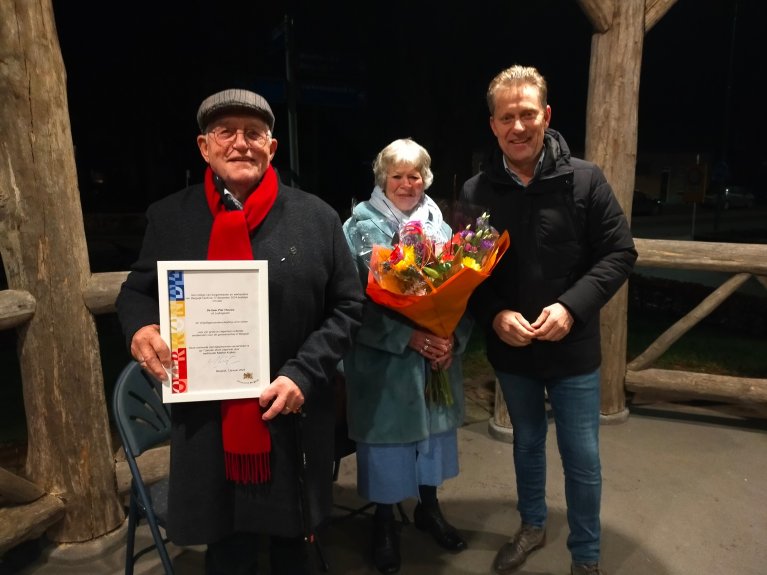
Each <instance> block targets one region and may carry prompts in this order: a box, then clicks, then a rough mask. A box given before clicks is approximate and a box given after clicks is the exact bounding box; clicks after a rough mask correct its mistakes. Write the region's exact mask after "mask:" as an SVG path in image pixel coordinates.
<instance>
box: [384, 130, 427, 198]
mask: <svg viewBox="0 0 767 575" xmlns="http://www.w3.org/2000/svg"><path fill="white" fill-rule="evenodd" d="M397 164H409V165H411V166H413V167H414V168H415V169H416V170H418V171H419V172H420V174H421V177H422V178H423V183H424V188H423V189H424V190H427V189H428V188H429V186H431V183H432V182H433V181H434V174H433V173H432V171H431V156H430V155H429V152H427V151H426V148H424V147H423V146H422V145H420V144H419V143H417V142H416V141H415V140H413V139H412V138H401V139H399V140H394V141H393V142H392V143H391V144H389V145H388V146H386V147H385V148H384V149H383V150H381V151H380V152H378V155H377V156H376V159H375V160H374V161H373V176H374V177H375V183H376V185H377V186H378V187H380V188H381V189H382V190H383V189H386V175H387V173H388V172H389V168H391V167H392V166H396V165H397Z"/></svg>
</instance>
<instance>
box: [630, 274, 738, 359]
mask: <svg viewBox="0 0 767 575" xmlns="http://www.w3.org/2000/svg"><path fill="white" fill-rule="evenodd" d="M750 277H751V274H745V273H743V274H737V275H734V276H732V277H731V278H730V279H728V280H727V281H726V282H724V284H722V285H721V286H719V287H718V288H717V289H716V290H714V292H713V293H711V295H709V296H708V297H707V298H706V299H704V300H703V301H702V302H700V303H699V304H698V305H697V306H695V308H693V309H692V310H691V311H690V312H689V313H687V314H686V315H685V316H684V317H683V318H682V319H680V320H679V321H678V322H676V323H675V324H674V325H672V326H671V327H670V328H668V329H667V330H666V331H665V332H663V334H661V336H660V337H658V339H656V340H655V341H654V342H653V343H652V344H651V345H650V347H648V348H647V349H646V350H645V351H644V352H643V353H642V354H640V355H639V356H638V357H636V358H635V359H634V360H633V361H632V362H631V363H629V364H628V366H627V367H628V369H634V370H641V369H645V368H646V367H649V366H650V365H652V363H653V362H654V361H655V360H656V359H658V358H659V357H660V356H661V355H663V354H664V353H665V352H666V351H667V350H668V348H670V347H671V346H672V345H673V344H674V342H676V341H677V340H678V339H679V338H680V337H682V336H683V335H684V334H686V333H687V332H688V331H690V330H691V329H692V328H693V327H695V326H696V325H698V323H700V321H701V320H702V319H703V318H705V317H706V316H708V315H709V314H710V313H711V312H712V311H714V310H715V309H716V308H717V307H719V304H721V303H722V302H723V301H724V300H726V299H727V298H728V297H730V296H731V295H732V294H733V293H734V292H735V291H737V289H738V288H739V287H740V286H742V285H743V284H744V283H746V282H747V281H748V279H749V278H750Z"/></svg>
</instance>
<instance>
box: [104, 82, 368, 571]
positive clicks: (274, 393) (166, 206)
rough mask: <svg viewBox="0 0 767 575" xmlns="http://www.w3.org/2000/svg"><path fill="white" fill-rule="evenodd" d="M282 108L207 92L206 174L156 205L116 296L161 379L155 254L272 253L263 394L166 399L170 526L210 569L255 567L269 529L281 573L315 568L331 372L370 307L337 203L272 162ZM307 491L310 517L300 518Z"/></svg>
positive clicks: (326, 509) (164, 360)
mask: <svg viewBox="0 0 767 575" xmlns="http://www.w3.org/2000/svg"><path fill="white" fill-rule="evenodd" d="M274 121H275V119H274V114H273V113H272V109H271V107H270V106H269V103H268V102H267V101H266V100H265V99H264V98H263V97H262V96H260V95H259V94H256V93H254V92H251V91H248V90H242V89H230V90H225V91H223V92H218V93H216V94H213V95H212V96H210V97H208V98H206V99H205V100H204V101H203V102H202V104H201V105H200V107H199V110H198V112H197V122H198V124H199V127H200V131H201V133H200V135H199V136H197V145H198V147H199V149H200V154H201V155H202V157H203V159H204V160H205V162H206V163H207V164H208V167H207V169H206V172H205V178H204V182H203V183H201V184H197V185H193V186H191V187H188V188H186V189H184V190H181V191H179V192H177V193H175V194H171V195H169V196H167V197H166V198H164V199H162V200H159V201H158V202H156V203H154V204H152V205H151V206H150V207H149V209H148V210H147V214H146V215H147V228H146V234H145V236H144V242H143V245H142V248H141V252H140V255H139V258H138V260H137V261H136V262H135V264H133V266H132V268H131V271H130V274H129V275H128V278H127V280H126V281H125V283H124V284H123V286H122V289H121V291H120V294H119V296H118V299H117V311H118V316H119V319H120V322H121V325H122V327H123V331H124V333H125V336H126V339H127V342H128V344H129V346H130V352H131V355H132V356H133V357H134V358H135V359H136V361H138V362H140V364H141V365H142V367H143V368H144V369H145V370H147V371H148V372H149V373H151V374H152V375H154V376H155V377H156V378H158V379H159V380H166V379H167V375H166V374H167V371H166V370H168V369H170V368H171V364H172V362H171V352H170V350H169V348H168V345H167V342H166V341H164V340H163V339H162V338H161V336H160V331H159V325H158V324H159V305H158V291H157V262H158V261H164V260H205V259H208V260H212V259H221V260H225V259H230V260H231V259H235V260H236V259H257V260H265V261H267V262H268V263H267V266H268V280H269V282H268V285H269V365H270V370H271V374H270V378H271V383H270V385H269V386H268V387H267V388H266V390H265V391H263V392H262V394H261V396H260V398H254V399H245V400H225V401H199V402H183V403H176V404H174V405H173V409H172V410H171V416H172V421H173V432H172V436H171V464H170V491H169V501H168V505H169V509H168V511H169V518H168V535H169V537H170V539H171V540H172V541H173V542H174V543H176V544H179V545H198V544H207V545H208V548H207V552H206V558H205V563H206V573H207V574H209V575H219V574H220V575H223V574H234V573H255V572H256V567H257V559H258V557H257V549H258V548H259V547H260V545H259V544H258V541H257V538H258V537H260V536H268V538H269V542H270V544H269V550H270V563H271V572H272V573H290V574H296V573H297V574H300V573H308V572H309V569H308V565H307V553H306V549H305V545H304V537H303V535H304V533H305V529H307V528H311V527H313V526H314V525H316V524H317V523H319V522H320V521H321V520H322V519H323V518H324V517H326V516H327V515H328V514H329V513H330V508H331V502H332V493H331V488H332V463H333V447H332V446H333V428H334V405H335V404H334V398H333V386H332V384H331V382H332V381H333V379H332V375H333V373H334V369H335V366H336V364H337V363H338V361H339V359H340V358H341V357H342V355H343V354H344V352H345V351H346V350H347V348H348V347H349V346H350V344H351V340H352V337H353V335H354V333H355V331H356V329H357V327H358V325H359V322H360V319H361V313H362V301H363V299H364V296H363V293H362V290H361V286H360V282H359V279H358V277H357V271H356V268H355V265H354V262H353V260H352V258H351V254H350V253H349V249H348V248H347V246H346V241H345V239H344V236H343V232H342V230H341V222H340V219H339V216H338V214H337V213H336V212H335V211H334V210H333V209H332V208H331V207H330V206H329V205H328V204H326V203H325V202H323V201H322V200H320V199H319V198H318V197H317V196H314V195H312V194H309V193H306V192H303V191H300V190H297V189H295V188H292V187H289V186H286V185H284V184H283V183H282V182H281V181H280V179H279V176H278V175H277V172H276V171H275V169H274V168H273V167H272V165H271V162H272V159H273V158H274V154H275V152H276V150H277V140H276V139H275V138H274V136H273V134H272V131H273V129H274ZM299 411H301V418H302V422H301V425H302V428H303V434H302V435H303V437H304V440H305V441H304V446H303V448H304V450H305V456H306V477H305V481H304V483H305V484H306V487H307V491H308V493H305V494H302V493H300V492H299V472H300V469H299V466H298V461H299V457H298V454H299V449H300V446H299V445H297V433H296V425H297V424H298V422H297V417H298V416H297V415H296V413H297V412H299ZM302 495H307V496H308V497H306V499H307V500H308V505H309V510H310V511H311V513H310V514H309V516H310V517H311V518H312V521H313V525H308V526H307V525H305V515H304V514H302V512H301V511H302V506H301V503H300V502H301V501H302ZM304 511H306V510H305V509H304Z"/></svg>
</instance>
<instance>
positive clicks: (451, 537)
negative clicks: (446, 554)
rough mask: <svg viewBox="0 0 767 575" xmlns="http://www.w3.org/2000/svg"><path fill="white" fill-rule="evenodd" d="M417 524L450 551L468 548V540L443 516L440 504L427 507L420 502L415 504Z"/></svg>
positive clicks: (414, 515) (414, 516)
mask: <svg viewBox="0 0 767 575" xmlns="http://www.w3.org/2000/svg"><path fill="white" fill-rule="evenodd" d="M413 518H414V521H415V526H416V527H417V528H418V529H420V530H421V531H426V532H427V533H429V534H430V535H431V536H432V537H434V540H435V541H436V542H437V543H438V544H439V545H440V546H441V547H444V548H445V549H447V550H448V551H463V550H464V549H466V540H465V539H464V538H463V537H461V534H460V533H458V530H457V529H456V528H455V527H453V526H452V525H450V523H448V522H447V519H445V518H444V517H443V516H442V511H440V509H439V505H434V506H432V507H426V506H425V505H421V504H420V503H419V504H418V505H416V506H415V511H414V512H413Z"/></svg>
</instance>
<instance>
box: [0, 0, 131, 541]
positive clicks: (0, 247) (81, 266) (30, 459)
mask: <svg viewBox="0 0 767 575" xmlns="http://www.w3.org/2000/svg"><path fill="white" fill-rule="evenodd" d="M0 61H2V63H3V65H2V66H0V94H2V106H1V107H0V133H2V134H3V137H2V139H1V140H0V254H1V255H2V260H3V264H4V266H5V272H6V276H7V279H8V285H9V288H10V289H12V290H19V291H21V292H28V293H29V294H31V296H32V297H33V298H34V301H35V307H34V315H33V316H32V317H31V319H29V321H27V322H26V323H24V324H22V325H20V326H19V327H17V329H18V331H19V338H18V341H19V349H18V353H19V364H20V369H21V377H22V381H23V393H24V406H25V411H26V417H27V432H28V433H27V438H28V439H27V440H28V446H27V460H26V465H25V469H24V475H25V478H27V479H29V480H31V481H32V482H33V483H34V484H35V485H38V486H40V487H41V488H42V489H43V490H44V491H45V492H47V493H49V494H51V495H54V496H55V497H56V498H60V500H62V501H64V504H65V508H66V514H65V516H64V518H63V519H61V520H60V521H57V522H56V523H55V524H54V525H53V526H52V527H51V528H50V529H49V530H48V532H47V533H48V536H49V538H51V539H52V540H54V541H57V542H67V543H73V542H82V541H88V540H91V539H94V538H96V537H99V536H101V535H104V534H106V533H108V532H109V531H112V530H114V529H115V528H117V527H118V526H119V525H120V524H121V523H122V521H123V518H124V514H123V511H122V506H121V505H120V503H119V500H118V497H117V492H116V489H115V472H114V458H113V455H112V454H113V450H112V442H111V435H110V430H109V417H108V413H107V403H106V400H105V397H104V381H103V376H102V371H101V357H100V353H99V342H98V338H97V336H96V326H95V322H94V320H93V317H92V315H91V314H90V312H89V311H88V309H87V308H86V307H85V302H84V300H83V291H84V289H85V287H86V286H87V285H88V282H89V280H90V267H89V263H88V251H87V247H86V243H85V230H84V226H83V218H82V212H81V208H80V196H79V192H78V188H77V173H76V168H75V160H74V149H73V145H72V134H71V128H70V123H69V109H68V102H67V88H66V78H65V71H64V62H63V60H62V57H61V50H60V47H59V42H58V38H57V36H56V23H55V20H54V15H53V7H52V5H51V1H50V0H43V1H42V2H0Z"/></svg>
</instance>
